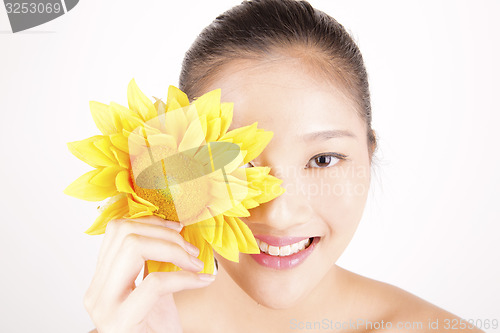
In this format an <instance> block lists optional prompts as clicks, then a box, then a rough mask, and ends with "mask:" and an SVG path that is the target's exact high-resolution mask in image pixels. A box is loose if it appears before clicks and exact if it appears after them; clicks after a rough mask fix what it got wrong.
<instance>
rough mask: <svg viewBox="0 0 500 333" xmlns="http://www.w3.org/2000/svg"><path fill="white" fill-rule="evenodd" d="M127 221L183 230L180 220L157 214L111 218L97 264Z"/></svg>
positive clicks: (178, 230)
mask: <svg viewBox="0 0 500 333" xmlns="http://www.w3.org/2000/svg"><path fill="white" fill-rule="evenodd" d="M125 221H135V222H138V223H143V224H151V225H157V226H163V227H167V228H170V229H173V230H175V231H177V232H180V231H181V230H182V225H181V224H180V223H179V222H175V221H169V220H165V219H162V218H160V217H158V216H156V215H151V216H143V217H138V218H135V219H126V218H123V219H114V220H111V221H109V222H108V224H107V226H106V232H105V234H104V240H103V242H102V245H101V250H100V251H99V256H98V260H97V266H99V265H100V264H101V261H102V257H104V256H105V253H107V252H108V250H109V247H110V246H111V244H112V243H113V242H114V240H115V237H114V236H115V231H116V229H118V228H119V227H120V225H121V224H122V222H125Z"/></svg>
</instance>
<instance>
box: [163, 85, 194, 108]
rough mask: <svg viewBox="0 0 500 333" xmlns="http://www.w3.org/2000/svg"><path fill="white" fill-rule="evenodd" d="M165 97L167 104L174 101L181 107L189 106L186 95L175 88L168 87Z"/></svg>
mask: <svg viewBox="0 0 500 333" xmlns="http://www.w3.org/2000/svg"><path fill="white" fill-rule="evenodd" d="M167 96H168V97H167V103H168V102H171V101H174V100H175V101H176V102H177V103H178V105H180V106H181V107H184V106H188V105H189V99H188V97H187V95H186V94H185V93H184V92H183V91H182V90H180V89H179V88H177V87H174V86H169V87H168V95H167Z"/></svg>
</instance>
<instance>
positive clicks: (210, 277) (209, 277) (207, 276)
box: [198, 274, 215, 282]
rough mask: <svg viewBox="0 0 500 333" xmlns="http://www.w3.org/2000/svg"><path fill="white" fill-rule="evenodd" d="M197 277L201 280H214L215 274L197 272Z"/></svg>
mask: <svg viewBox="0 0 500 333" xmlns="http://www.w3.org/2000/svg"><path fill="white" fill-rule="evenodd" d="M198 278H199V279H200V280H202V281H210V282H212V281H214V280H215V275H212V274H198Z"/></svg>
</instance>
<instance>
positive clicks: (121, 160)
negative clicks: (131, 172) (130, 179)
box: [109, 147, 130, 169]
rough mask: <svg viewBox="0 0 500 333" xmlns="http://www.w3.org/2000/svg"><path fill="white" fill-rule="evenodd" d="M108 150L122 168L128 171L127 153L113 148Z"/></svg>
mask: <svg viewBox="0 0 500 333" xmlns="http://www.w3.org/2000/svg"><path fill="white" fill-rule="evenodd" d="M109 149H110V150H111V151H112V152H113V155H114V157H115V159H116V160H117V161H118V164H119V165H120V166H121V167H122V168H125V169H130V157H129V155H128V154H127V153H124V152H123V151H121V150H120V149H116V148H115V147H110V148H109Z"/></svg>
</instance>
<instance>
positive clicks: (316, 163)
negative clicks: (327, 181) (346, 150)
mask: <svg viewBox="0 0 500 333" xmlns="http://www.w3.org/2000/svg"><path fill="white" fill-rule="evenodd" d="M342 159H345V156H344V155H341V154H322V155H316V156H314V157H313V158H311V160H310V161H309V164H308V166H307V167H313V168H328V167H331V166H333V165H335V164H337V162H338V161H339V160H342Z"/></svg>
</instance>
